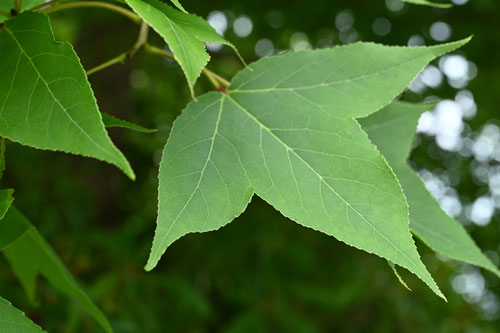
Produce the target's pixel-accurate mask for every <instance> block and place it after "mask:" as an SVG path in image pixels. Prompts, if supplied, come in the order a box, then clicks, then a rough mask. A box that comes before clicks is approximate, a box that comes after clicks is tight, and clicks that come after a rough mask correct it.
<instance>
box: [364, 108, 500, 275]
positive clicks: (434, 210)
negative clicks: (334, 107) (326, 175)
mask: <svg viewBox="0 0 500 333" xmlns="http://www.w3.org/2000/svg"><path fill="white" fill-rule="evenodd" d="M429 108H431V106H429V105H425V104H424V105H415V104H408V103H402V102H395V103H392V104H390V105H389V106H387V107H385V108H384V109H382V110H381V111H379V112H377V113H375V114H373V115H371V116H369V117H367V118H364V119H360V120H359V121H360V123H361V125H362V126H363V130H365V131H366V132H367V134H368V136H369V137H370V140H372V142H373V143H375V144H376V145H377V147H378V148H379V149H380V152H381V153H382V154H383V155H384V156H385V158H386V159H387V162H389V165H390V166H391V167H392V169H393V170H394V173H395V174H396V176H397V177H398V179H399V182H400V183H401V186H402V187H403V191H404V193H405V195H406V199H407V200H408V204H409V209H410V229H411V230H412V231H413V232H414V233H415V235H417V236H418V237H419V238H421V239H422V240H423V241H424V243H426V244H427V245H428V246H429V247H430V248H431V249H433V250H434V251H436V252H439V253H441V254H443V255H445V256H447V257H450V258H453V259H456V260H461V261H464V262H467V263H470V264H474V265H477V266H480V267H483V268H486V269H488V270H490V271H491V272H493V273H495V274H496V275H498V276H500V272H499V270H498V269H497V267H496V266H495V265H493V263H492V262H491V261H490V260H489V259H488V258H487V257H486V256H485V255H484V254H483V253H482V252H481V251H480V250H479V248H478V247H477V245H476V244H475V243H474V241H473V240H472V238H470V236H469V235H468V234H467V232H466V231H465V230H464V228H463V227H462V225H461V224H460V223H459V222H458V221H456V220H454V219H452V218H451V217H449V216H448V215H447V214H446V213H445V212H444V211H443V210H442V209H441V207H440V206H439V204H438V203H437V202H436V200H435V199H434V198H433V197H432V195H431V194H430V193H429V191H427V189H426V188H425V185H424V183H423V182H422V181H421V180H420V178H419V177H418V176H417V174H416V173H415V172H414V171H413V170H412V169H411V167H410V166H409V165H408V164H407V159H408V156H409V154H410V151H411V145H412V143H413V138H414V133H415V131H416V128H417V123H418V119H419V118H420V115H421V114H422V113H423V112H425V111H427V110H429Z"/></svg>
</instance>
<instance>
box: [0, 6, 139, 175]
mask: <svg viewBox="0 0 500 333" xmlns="http://www.w3.org/2000/svg"><path fill="white" fill-rule="evenodd" d="M0 50H2V51H1V53H0V73H2V75H1V76H0V136H2V137H5V138H9V139H10V140H12V141H16V142H19V143H21V144H23V145H27V146H31V147H35V148H40V149H49V150H59V151H64V152H68V153H74V154H79V155H84V156H89V157H94V158H97V159H99V160H102V161H106V162H109V163H112V164H114V165H116V166H118V167H119V168H121V169H122V170H123V171H124V172H125V173H126V174H127V175H128V176H129V177H130V178H132V179H133V178H134V177H135V176H134V173H133V171H132V169H131V167H130V165H129V163H128V161H127V160H126V159H125V157H124V156H123V154H122V153H121V152H120V151H119V150H118V149H117V148H116V147H115V146H114V145H113V143H112V142H111V140H110V138H109V136H108V134H107V132H106V130H105V128H104V125H103V123H102V119H101V115H100V112H99V110H98V108H97V104H96V100H95V98H94V94H93V92H92V90H91V88H90V85H89V82H88V80H87V77H86V75H85V71H84V70H83V68H82V65H81V64H80V61H79V59H78V56H77V55H76V53H75V52H74V51H73V49H72V47H71V45H70V44H69V43H58V42H56V41H55V40H54V36H53V35H52V32H51V30H50V25H49V21H48V17H47V16H45V15H43V14H39V13H33V12H26V13H23V14H21V15H19V16H18V17H16V18H14V19H11V20H8V21H6V22H5V23H4V26H3V27H2V28H1V29H0Z"/></svg>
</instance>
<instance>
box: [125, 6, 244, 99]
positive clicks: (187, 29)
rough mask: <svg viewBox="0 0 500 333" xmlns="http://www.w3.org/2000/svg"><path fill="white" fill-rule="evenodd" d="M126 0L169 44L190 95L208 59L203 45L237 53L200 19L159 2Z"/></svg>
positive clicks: (231, 45)
mask: <svg viewBox="0 0 500 333" xmlns="http://www.w3.org/2000/svg"><path fill="white" fill-rule="evenodd" d="M126 1H127V3H128V4H129V5H130V7H132V9H133V10H134V11H135V12H136V13H137V14H138V15H139V16H140V17H141V18H142V19H143V20H144V21H146V22H147V23H148V24H149V25H150V26H151V27H152V28H153V29H154V30H155V31H156V32H157V33H158V34H160V36H162V37H163V39H164V40H165V42H166V43H167V44H168V46H169V47H170V49H171V50H172V52H173V53H174V57H175V59H176V60H177V62H178V63H179V64H180V66H181V67H182V70H183V71H184V74H185V75H186V78H187V81H188V85H189V88H190V89H191V93H192V94H193V86H194V84H195V82H196V80H197V79H198V77H199V76H200V74H201V70H202V69H203V67H205V65H206V64H207V63H208V60H209V59H210V56H209V54H208V53H207V51H206V50H205V44H204V43H205V42H206V43H221V44H225V45H228V46H230V47H231V48H233V50H234V51H235V52H236V53H237V54H238V52H237V50H236V48H235V47H234V45H233V44H231V43H229V42H228V41H227V40H225V39H224V38H223V37H222V36H221V35H219V34H218V33H217V32H216V31H215V29H214V28H212V26H211V25H210V24H208V22H207V21H205V20H204V19H202V18H201V17H198V16H196V15H193V14H186V13H183V12H180V11H178V10H175V9H173V8H171V7H170V6H168V5H167V4H165V3H163V2H160V1H158V0H126ZM238 55H239V54H238Z"/></svg>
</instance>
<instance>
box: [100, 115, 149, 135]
mask: <svg viewBox="0 0 500 333" xmlns="http://www.w3.org/2000/svg"><path fill="white" fill-rule="evenodd" d="M101 115H102V121H103V123H104V126H106V127H121V128H126V129H129V130H132V131H136V132H143V133H154V132H156V131H158V130H157V129H151V128H146V127H143V126H141V125H137V124H134V123H131V122H130V121H126V120H122V119H119V118H116V117H113V116H112V115H109V114H107V113H102V114H101Z"/></svg>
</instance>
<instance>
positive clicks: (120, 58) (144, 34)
mask: <svg viewBox="0 0 500 333" xmlns="http://www.w3.org/2000/svg"><path fill="white" fill-rule="evenodd" d="M148 30H149V26H148V25H147V23H146V22H142V24H141V30H139V36H138V37H137V40H136V42H135V43H134V46H132V48H131V49H130V50H128V51H127V52H123V53H121V54H119V55H117V56H116V57H114V58H112V59H109V60H108V61H106V62H104V63H102V64H100V65H99V66H96V67H94V68H91V69H89V70H88V71H87V72H86V74H87V76H89V75H90V74H94V73H95V72H98V71H100V70H103V69H105V68H108V67H109V66H113V65H114V64H118V63H123V62H125V60H128V59H131V58H132V57H133V56H134V55H135V54H136V53H137V51H139V49H140V48H141V47H143V46H144V44H145V43H146V41H147V39H148Z"/></svg>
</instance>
